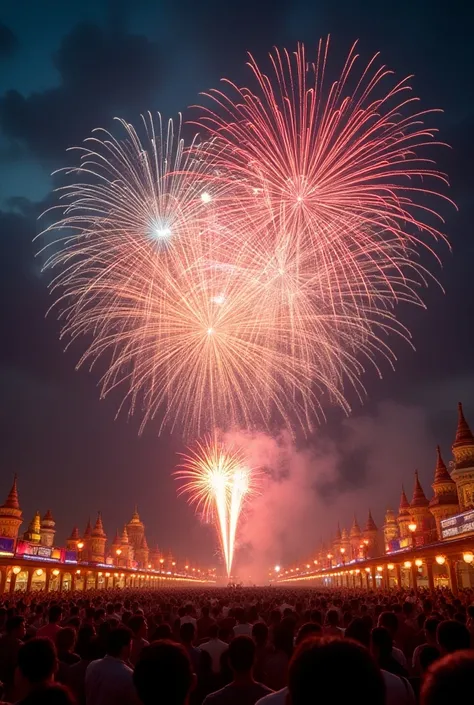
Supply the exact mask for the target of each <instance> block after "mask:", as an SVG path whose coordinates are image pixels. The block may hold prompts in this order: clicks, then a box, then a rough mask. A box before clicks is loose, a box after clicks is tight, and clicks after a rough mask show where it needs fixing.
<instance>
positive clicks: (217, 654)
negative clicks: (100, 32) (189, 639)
mask: <svg viewBox="0 0 474 705" xmlns="http://www.w3.org/2000/svg"><path fill="white" fill-rule="evenodd" d="M199 648H200V649H201V651H207V653H208V654H209V655H210V657H211V659H212V672H213V673H219V671H220V670H221V656H222V654H223V653H224V651H227V649H228V648H229V644H226V643H225V641H221V640H220V639H209V641H206V642H204V644H200V645H199Z"/></svg>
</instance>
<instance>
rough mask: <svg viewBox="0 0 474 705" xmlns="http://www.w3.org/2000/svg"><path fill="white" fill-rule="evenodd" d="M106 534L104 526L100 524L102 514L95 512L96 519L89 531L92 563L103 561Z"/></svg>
mask: <svg viewBox="0 0 474 705" xmlns="http://www.w3.org/2000/svg"><path fill="white" fill-rule="evenodd" d="M106 541H107V536H106V535H105V531H104V526H103V524H102V515H101V513H100V512H98V514H97V520H96V522H95V525H94V528H93V529H92V532H91V540H90V544H91V551H90V554H91V557H90V560H91V561H93V562H94V563H105V544H106Z"/></svg>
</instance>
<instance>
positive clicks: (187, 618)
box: [180, 604, 197, 629]
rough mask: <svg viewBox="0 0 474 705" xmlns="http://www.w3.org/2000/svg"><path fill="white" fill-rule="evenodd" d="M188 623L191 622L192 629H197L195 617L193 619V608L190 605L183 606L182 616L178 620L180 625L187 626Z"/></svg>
mask: <svg viewBox="0 0 474 705" xmlns="http://www.w3.org/2000/svg"><path fill="white" fill-rule="evenodd" d="M188 622H191V624H193V625H194V628H195V629H197V621H196V619H195V617H193V606H192V605H191V604H188V605H186V606H185V608H184V614H183V616H182V617H181V619H180V624H187V623H188Z"/></svg>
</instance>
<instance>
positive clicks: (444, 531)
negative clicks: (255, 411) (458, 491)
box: [440, 511, 474, 539]
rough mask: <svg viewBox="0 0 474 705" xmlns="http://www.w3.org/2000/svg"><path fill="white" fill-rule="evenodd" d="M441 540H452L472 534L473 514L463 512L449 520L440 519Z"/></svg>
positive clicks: (473, 528) (473, 530)
mask: <svg viewBox="0 0 474 705" xmlns="http://www.w3.org/2000/svg"><path fill="white" fill-rule="evenodd" d="M440 523H441V538H443V539H454V538H456V537H458V536H462V535H463V534H470V533H473V532H474V512H473V511H469V512H463V513H462V514H456V515H455V516H453V517H449V519H441V522H440Z"/></svg>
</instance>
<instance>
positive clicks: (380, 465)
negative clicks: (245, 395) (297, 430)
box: [226, 402, 436, 583]
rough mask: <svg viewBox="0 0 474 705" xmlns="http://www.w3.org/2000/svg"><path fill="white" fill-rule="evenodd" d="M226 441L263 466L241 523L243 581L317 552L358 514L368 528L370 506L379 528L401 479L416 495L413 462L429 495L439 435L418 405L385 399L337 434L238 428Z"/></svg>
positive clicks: (264, 576)
mask: <svg viewBox="0 0 474 705" xmlns="http://www.w3.org/2000/svg"><path fill="white" fill-rule="evenodd" d="M226 440H227V441H230V442H233V443H236V444H238V445H240V446H243V447H244V448H245V449H246V452H247V454H248V458H249V462H250V463H251V464H252V465H253V466H257V467H260V468H261V469H262V476H261V478H260V481H259V485H260V491H259V494H258V495H257V496H254V497H252V498H251V500H250V501H249V502H248V504H247V510H246V513H245V514H244V516H243V517H242V520H241V525H240V530H239V544H238V548H237V555H236V570H235V571H234V572H236V573H237V574H238V575H239V578H240V579H242V580H243V581H245V582H252V583H265V582H268V578H269V575H268V573H269V569H270V568H271V567H273V566H275V565H276V564H281V565H283V566H284V565H285V564H286V565H288V563H289V562H293V561H294V560H295V559H298V558H300V559H301V560H310V559H312V558H314V555H315V552H316V551H317V550H318V549H319V546H320V543H321V540H324V541H325V542H326V541H328V540H330V539H332V538H333V537H334V534H335V532H336V528H337V523H338V521H340V524H341V528H342V527H344V526H345V527H346V528H347V529H348V530H349V529H350V526H351V524H352V521H353V516H354V513H355V514H356V515H357V518H358V521H359V524H360V526H361V528H362V529H363V527H364V525H365V522H366V520H367V514H368V510H369V509H371V511H372V514H373V516H374V519H375V521H376V523H377V525H378V527H379V529H381V527H382V524H383V517H384V514H385V511H386V509H387V507H389V506H390V507H392V508H394V509H397V508H398V504H399V499H400V489H401V483H402V482H403V483H404V484H405V487H406V490H407V494H408V496H409V497H410V496H411V492H412V488H413V473H414V470H415V469H418V470H419V472H420V479H421V481H422V484H423V487H424V489H425V493H426V495H427V496H428V497H431V488H430V486H429V485H430V484H431V482H432V481H433V472H434V466H435V445H436V441H435V439H434V437H433V435H432V433H431V431H430V429H429V424H428V418H427V415H426V412H425V411H423V410H422V409H420V408H417V407H410V406H404V405H400V404H395V403H393V402H385V403H382V404H381V405H379V406H378V407H377V409H376V410H375V412H374V413H373V414H365V415H361V416H359V417H351V418H350V419H347V420H346V421H345V422H344V423H343V424H342V427H341V432H340V434H339V438H334V437H331V436H330V433H329V430H328V429H322V430H320V431H319V432H318V433H317V434H316V435H315V436H314V437H313V439H312V440H311V442H310V443H306V444H305V445H304V446H301V445H295V444H294V443H293V440H292V438H291V437H290V435H289V434H287V433H285V432H282V433H280V434H279V435H277V436H270V435H267V434H265V433H249V432H245V431H235V432H232V433H229V434H227V436H226Z"/></svg>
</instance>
